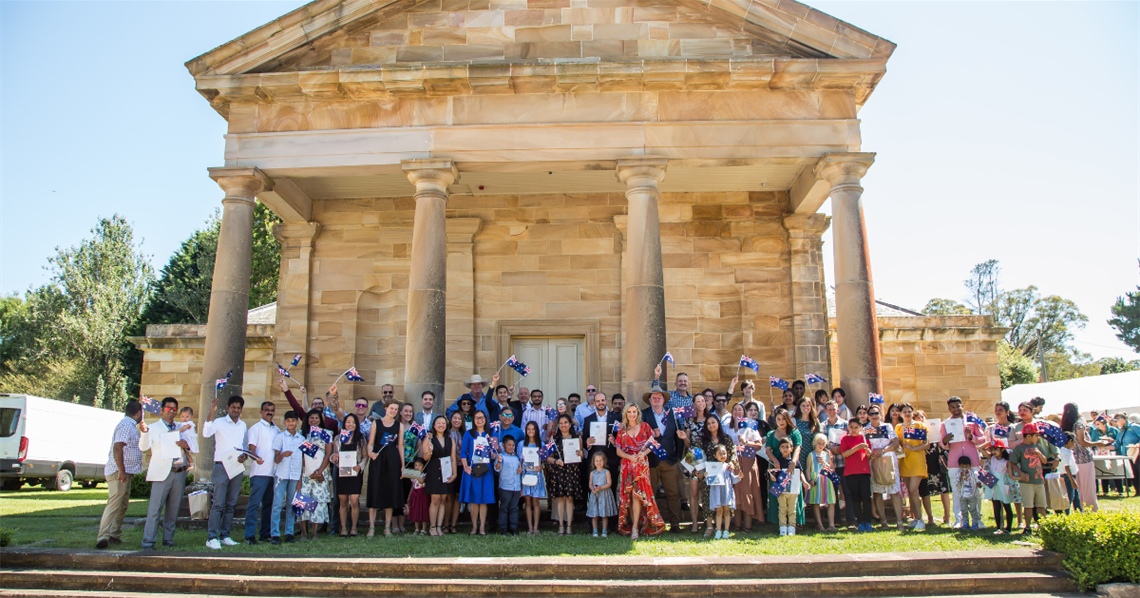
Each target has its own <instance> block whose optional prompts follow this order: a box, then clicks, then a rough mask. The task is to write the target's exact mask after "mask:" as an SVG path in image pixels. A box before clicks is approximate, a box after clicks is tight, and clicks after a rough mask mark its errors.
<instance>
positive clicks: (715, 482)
mask: <svg viewBox="0 0 1140 598" xmlns="http://www.w3.org/2000/svg"><path fill="white" fill-rule="evenodd" d="M705 482H706V483H707V484H708V485H709V486H723V485H724V463H721V462H720V461H706V462H705Z"/></svg>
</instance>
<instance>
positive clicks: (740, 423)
mask: <svg viewBox="0 0 1140 598" xmlns="http://www.w3.org/2000/svg"><path fill="white" fill-rule="evenodd" d="M744 428H752V429H753V430H756V431H759V430H760V422H758V421H756V420H754V419H748V418H747V417H746V418H744V419H741V420H737V421H736V429H737V430H743V429H744Z"/></svg>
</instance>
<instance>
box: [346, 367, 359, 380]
mask: <svg viewBox="0 0 1140 598" xmlns="http://www.w3.org/2000/svg"><path fill="white" fill-rule="evenodd" d="M344 377H345V378H348V379H349V380H352V381H353V382H364V377H363V376H361V375H360V374H359V373H358V372H357V371H356V368H354V367H353V368H348V371H347V372H345V373H344Z"/></svg>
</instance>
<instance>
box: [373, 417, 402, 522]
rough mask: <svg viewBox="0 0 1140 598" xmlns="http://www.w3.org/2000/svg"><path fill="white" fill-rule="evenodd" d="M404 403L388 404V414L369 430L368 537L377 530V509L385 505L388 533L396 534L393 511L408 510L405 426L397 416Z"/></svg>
mask: <svg viewBox="0 0 1140 598" xmlns="http://www.w3.org/2000/svg"><path fill="white" fill-rule="evenodd" d="M399 416H400V403H399V402H398V401H395V400H389V401H388V402H386V403H385V404H384V417H381V418H380V419H378V420H376V421H375V422H373V423H372V429H371V430H369V431H368V446H369V447H370V448H369V453H368V457H369V459H370V460H371V465H369V466H368V537H369V538H371V537H372V536H374V535H375V534H376V511H377V510H379V509H384V535H385V536H391V535H392V511H403V510H404V499H405V496H404V485H403V484H401V483H400V476H401V475H403V473H404V457H403V455H404V427H403V425H402V424H400V421H399V420H398V419H397V418H398V417H399Z"/></svg>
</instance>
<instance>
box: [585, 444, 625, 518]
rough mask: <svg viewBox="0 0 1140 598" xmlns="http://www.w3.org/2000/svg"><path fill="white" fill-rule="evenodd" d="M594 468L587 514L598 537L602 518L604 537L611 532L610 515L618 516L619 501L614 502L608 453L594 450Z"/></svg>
mask: <svg viewBox="0 0 1140 598" xmlns="http://www.w3.org/2000/svg"><path fill="white" fill-rule="evenodd" d="M593 462H594V470H593V471H591V472H590V496H589V498H588V500H587V503H586V516H587V517H591V518H592V520H593V526H594V537H595V538H597V537H598V519H601V520H602V537H603V538H605V537H606V536H607V535H608V532H609V525H610V520H609V518H610V517H617V514H618V510H617V503H615V502H614V492H613V485H614V484H613V480H612V479H610V470H608V469H606V453H605V452H604V451H600V450H598V451H594V461H593Z"/></svg>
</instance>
